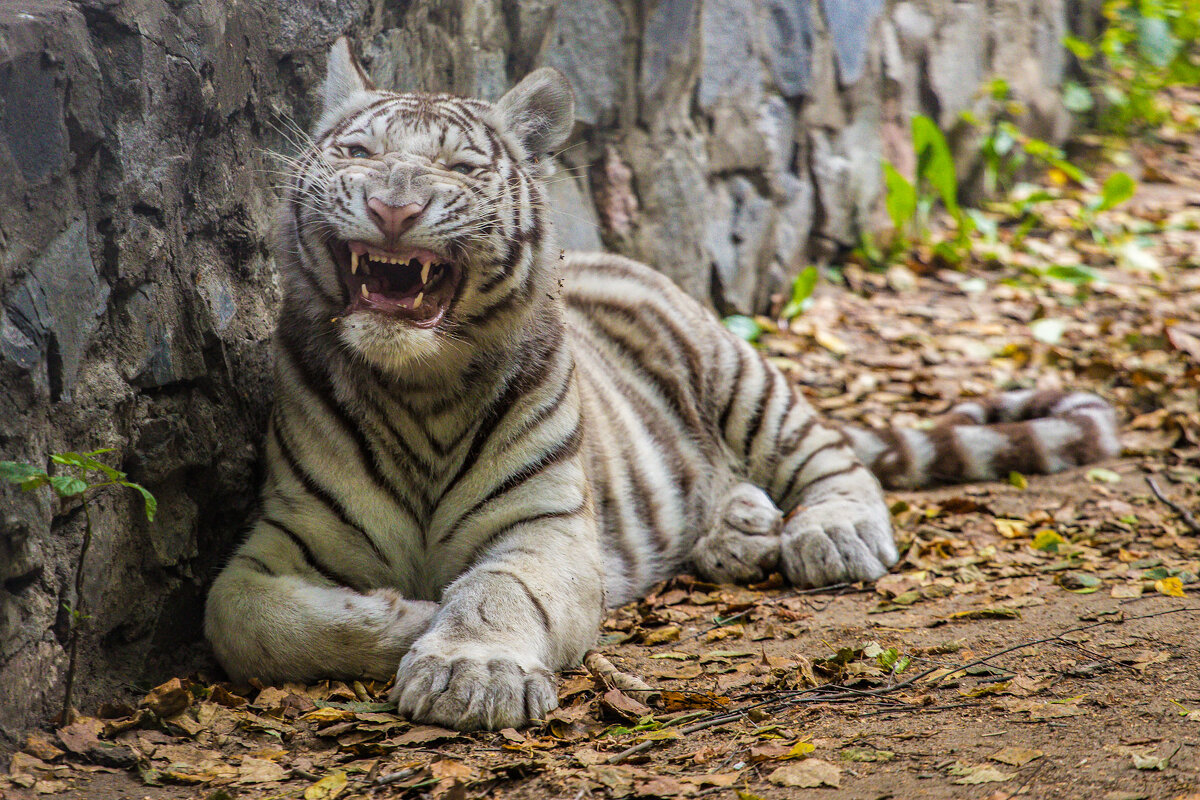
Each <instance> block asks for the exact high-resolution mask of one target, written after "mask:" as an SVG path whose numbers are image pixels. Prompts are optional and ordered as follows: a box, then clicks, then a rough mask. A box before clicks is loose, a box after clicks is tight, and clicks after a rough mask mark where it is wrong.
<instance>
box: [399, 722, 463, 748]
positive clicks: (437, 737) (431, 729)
mask: <svg viewBox="0 0 1200 800" xmlns="http://www.w3.org/2000/svg"><path fill="white" fill-rule="evenodd" d="M460 736H462V734H461V733H459V732H458V731H452V730H450V729H449V728H439V727H437V726H436V725H418V726H417V727H415V728H413V729H412V730H410V731H405V732H404V733H402V734H400V735H399V736H396V737H394V738H393V739H390V740H389V741H390V742H391V743H392V744H395V745H398V746H400V747H407V746H408V745H412V744H428V743H429V742H440V741H444V740H446V739H457V738H458V737H460Z"/></svg>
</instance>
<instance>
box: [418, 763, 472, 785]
mask: <svg viewBox="0 0 1200 800" xmlns="http://www.w3.org/2000/svg"><path fill="white" fill-rule="evenodd" d="M429 771H430V773H432V774H433V777H434V778H436V779H437V780H439V781H443V780H446V779H450V780H455V781H462V782H463V783H466V782H468V781H472V780H474V779H475V777H476V775H477V773H476V772H475V770H474V768H472V767H471V766H469V765H467V764H465V763H463V762H462V761H455V760H454V759H452V758H443V759H441V760H439V761H434V762H433V763H432V764H430V765H429Z"/></svg>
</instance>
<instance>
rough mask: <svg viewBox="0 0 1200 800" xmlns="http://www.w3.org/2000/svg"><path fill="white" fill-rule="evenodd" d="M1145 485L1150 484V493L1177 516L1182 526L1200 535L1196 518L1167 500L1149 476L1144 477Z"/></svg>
mask: <svg viewBox="0 0 1200 800" xmlns="http://www.w3.org/2000/svg"><path fill="white" fill-rule="evenodd" d="M1146 483H1148V484H1150V491H1152V492H1154V496H1155V497H1157V498H1158V499H1159V500H1161V501H1162V502H1163V503H1164V504H1165V505H1166V506H1167V508H1169V509H1171V510H1172V511H1174V512H1175V513H1176V514H1178V515H1179V518H1180V519H1181V520H1183V524H1184V525H1187V526H1188V529H1189V530H1190V531H1191V532H1192V533H1195V534H1200V522H1197V521H1196V518H1195V517H1193V516H1192V515H1191V514H1189V513H1188V510H1187V509H1186V508H1184V507H1183V506H1181V505H1179V504H1178V503H1176V502H1175V501H1173V500H1170V499H1168V498H1167V496H1166V495H1164V494H1163V493H1162V491H1161V490H1160V489H1159V488H1158V484H1157V483H1155V482H1154V478H1151V477H1150V476H1149V475H1147V476H1146Z"/></svg>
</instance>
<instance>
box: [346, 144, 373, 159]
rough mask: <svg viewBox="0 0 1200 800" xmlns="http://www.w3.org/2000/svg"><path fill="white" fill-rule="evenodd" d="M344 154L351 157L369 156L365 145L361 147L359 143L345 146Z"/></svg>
mask: <svg viewBox="0 0 1200 800" xmlns="http://www.w3.org/2000/svg"><path fill="white" fill-rule="evenodd" d="M346 154H347V155H349V156H350V157H351V158H370V157H371V151H370V150H368V149H367V148H365V147H362V146H361V145H357V144H355V145H351V146H350V147H348V148H346Z"/></svg>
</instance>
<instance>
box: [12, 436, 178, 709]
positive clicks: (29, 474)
mask: <svg viewBox="0 0 1200 800" xmlns="http://www.w3.org/2000/svg"><path fill="white" fill-rule="evenodd" d="M109 452H112V448H106V449H103V450H94V451H92V452H90V453H69V452H68V453H55V454H53V455H51V456H50V460H51V461H52V462H53V463H55V464H58V465H60V466H62V467H65V468H66V474H62V475H51V474H49V473H48V472H47V471H46V470H44V469H41V468H39V467H35V466H34V465H32V464H22V463H19V462H16V461H0V478H4V479H6V480H8V481H10V482H11V483H16V484H20V486H21V489H22V491H26V492H31V491H34V490H36V489H40V488H42V487H43V486H49V487H50V488H51V489H52V490H54V493H55V494H56V495H57V496H58V497H59V498H60V499H64V500H65V499H66V498H69V497H78V498H79V501H80V505H81V506H82V508H83V520H84V526H83V542H82V543H81V544H80V547H79V558H78V560H77V561H76V562H75V605H74V606H72V605H71V604H69V603H68V602H67V601H66V599H65V598H64V599H63V606H64V608H66V610H67V612H68V617H67V618H68V619H69V620H70V630H69V632H68V636H67V650H68V660H67V676H66V686H65V688H64V690H63V709H62V716H61V718H60V719H61V722H62V724H64V725H65V724H66V723H67V722H69V721H70V714H71V691H72V689H73V687H74V683H75V663H76V651H77V649H78V643H79V629H80V628H81V627H82V625H83V622H84V621H85V620H86V619H87V618H88V615H87V614H86V613H85V611H84V608H83V604H84V598H83V579H84V559H85V558H86V557H87V551H88V548H89V547H90V546H91V544H92V513H91V508H90V507H89V505H88V495H89V494H91V493H95V491H96V490H98V489H103V488H105V487H107V486H125V487H127V488H130V489H134V490H135V491H137V492H138V493H139V494H141V496H142V500H143V502H144V504H145V512H146V519H148V520H150V521H151V522H153V521H154V514H155V512H156V511H157V510H158V502H157V501H156V500H155V499H154V495H152V494H150V492H149V491H148V490H147V489H146V488H145V487H144V486H141V485H140V484H136V483H132V482H131V481H128V480H126V478H127V477H128V476H127V475H126V474H125V473H124V472H121V471H120V470H118V469H114V468H113V467H110V466H108V465H107V464H104V463H102V462H101V461H98V460H97V459H96V456H98V455H101V454H102V453H109ZM93 472H99V473H101V474H103V475H104V477H105V480H100V481H98V482H95V483H92V482H90V481H89V480H88V475H89V474H90V473H93Z"/></svg>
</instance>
